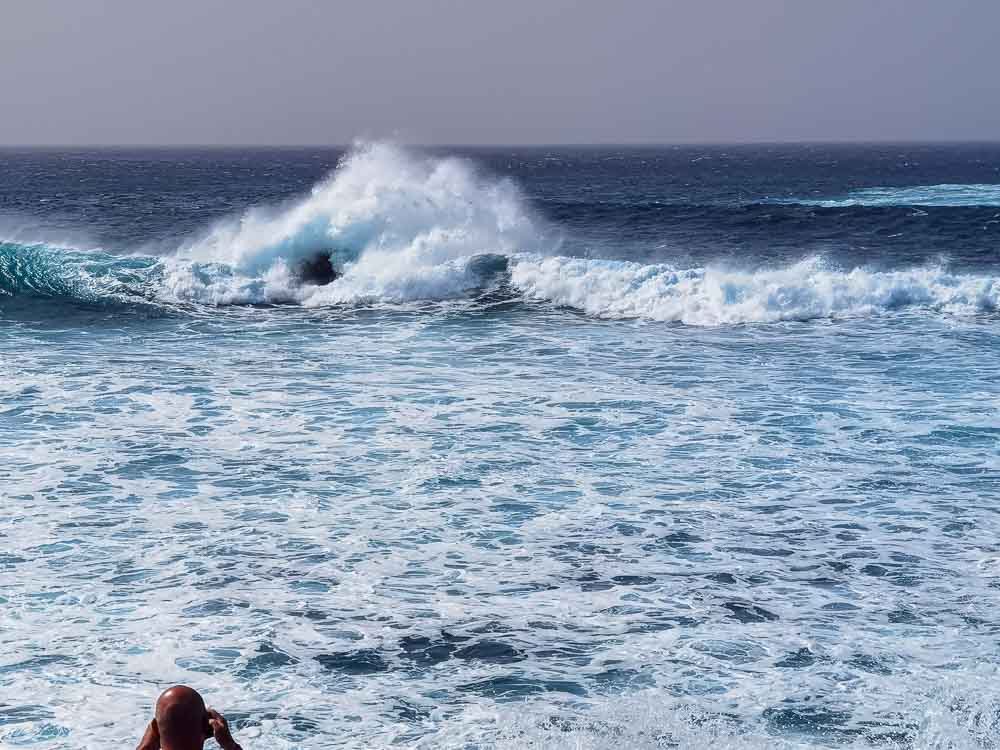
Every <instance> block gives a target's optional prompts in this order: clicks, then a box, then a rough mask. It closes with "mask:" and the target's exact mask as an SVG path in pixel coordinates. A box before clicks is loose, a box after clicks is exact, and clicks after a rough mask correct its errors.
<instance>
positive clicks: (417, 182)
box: [164, 143, 551, 306]
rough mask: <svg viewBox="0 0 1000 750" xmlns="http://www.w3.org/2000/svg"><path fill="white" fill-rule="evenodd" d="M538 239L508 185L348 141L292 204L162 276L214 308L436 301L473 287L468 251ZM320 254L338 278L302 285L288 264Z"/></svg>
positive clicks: (522, 247)
mask: <svg viewBox="0 0 1000 750" xmlns="http://www.w3.org/2000/svg"><path fill="white" fill-rule="evenodd" d="M544 242H545V240H544V238H543V232H542V231H541V230H540V229H539V227H538V226H537V223H536V222H534V221H532V219H531V218H530V216H529V213H528V212H527V211H526V210H525V207H524V202H523V200H522V199H521V196H520V194H519V191H518V190H517V188H516V186H515V185H514V184H513V183H512V182H511V181H509V180H485V179H481V178H480V177H479V176H478V175H477V174H476V173H475V171H474V170H473V169H472V168H471V166H470V165H469V164H468V163H467V162H465V161H462V160H459V159H433V158H420V157H418V156H415V155H413V154H410V153H408V152H406V151H404V150H403V149H400V148H398V147H395V146H391V145H387V144H381V143H376V144H370V145H366V146H362V147H359V148H357V149H356V150H355V151H354V152H353V153H351V154H350V155H349V156H348V157H347V158H346V159H345V160H344V161H343V162H342V163H341V165H340V166H339V167H338V169H337V170H336V171H335V172H334V173H333V174H332V175H331V177H330V178H329V179H327V180H326V181H324V182H322V183H320V184H319V185H317V186H316V187H315V188H313V190H312V193H311V194H310V195H309V196H308V197H307V198H305V199H304V200H302V201H300V202H299V203H297V204H295V205H292V206H290V207H288V208H285V209H283V210H281V211H279V212H272V211H268V210H265V209H255V210H253V211H250V212H248V213H247V214H245V215H244V216H243V217H242V218H240V219H239V220H238V221H234V222H229V223H226V224H222V225H220V226H218V227H216V228H215V229H214V230H213V231H212V232H210V233H209V234H208V235H207V236H205V237H202V238H200V239H199V240H197V241H195V242H193V243H190V244H188V245H187V246H185V247H184V248H182V249H181V251H180V252H179V253H178V255H177V256H176V258H175V259H174V260H173V261H171V262H169V263H168V272H167V276H166V278H165V282H164V283H165V287H166V291H167V293H169V294H171V295H173V296H174V297H175V298H178V299H184V300H194V301H202V302H209V303H213V304H232V303H241V302H242V303H246V302H299V303H302V304H305V305H310V306H316V305H329V304H343V303H354V302H363V301H371V300H376V301H382V302H405V301H411V300H419V299H445V298H451V297H456V296H460V295H462V294H464V293H466V292H467V291H469V290H470V289H472V288H475V287H477V286H478V285H479V284H480V282H481V279H480V277H479V274H478V273H477V270H476V269H477V266H476V264H475V263H474V262H473V261H474V259H475V258H476V257H477V256H481V255H484V254H492V255H509V254H511V253H514V252H523V251H531V250H535V251H539V250H541V249H542V248H543V243H544ZM550 244H551V243H550ZM318 254H322V255H326V256H330V258H331V260H332V262H333V265H334V267H335V268H337V269H338V270H339V271H340V272H342V276H341V277H340V278H339V279H337V280H336V281H335V282H333V283H332V284H327V285H322V286H319V285H313V284H302V283H300V281H299V279H298V278H297V276H296V266H297V265H298V264H300V263H301V262H303V261H307V260H309V259H310V258H313V257H315V256H316V255H318Z"/></svg>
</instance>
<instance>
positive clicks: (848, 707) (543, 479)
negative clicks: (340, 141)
mask: <svg viewBox="0 0 1000 750" xmlns="http://www.w3.org/2000/svg"><path fill="white" fill-rule="evenodd" d="M998 250H1000V146H996V145H965V146H942V145H905V146H818V145H802V146H766V147H764V146H753V147H750V146H734V147H711V148H706V147H678V148H657V149H652V148H649V149H613V148H590V149H548V148H539V149H477V150H461V151H456V150H433V151H420V150H413V149H402V148H398V147H394V146H389V145H386V144H373V145H368V146H362V147H359V148H357V149H355V150H353V151H351V152H341V151H337V150H316V149H311V150H308V149H258V150H242V149H241V150H97V151H61V150H43V151H10V150H6V151H0V376H2V377H0V507H2V511H0V744H2V745H4V746H7V745H10V746H21V745H26V746H32V747H52V748H64V747H65V748H68V747H74V748H75V747H94V748H97V747H105V746H107V744H108V742H109V741H111V742H112V743H114V744H122V743H128V742H134V741H135V740H136V738H137V737H138V735H139V734H140V733H141V731H140V730H141V727H142V725H143V723H144V721H145V720H146V719H147V713H148V711H149V707H150V705H151V701H152V700H153V698H154V697H155V695H156V693H157V691H158V690H159V689H161V688H162V687H163V686H165V685H167V684H169V683H172V682H187V683H190V684H193V685H195V686H197V687H199V689H202V690H203V692H205V693H206V694H207V696H208V697H209V699H210V702H212V703H214V704H215V705H217V707H219V708H220V709H223V710H225V711H226V712H227V713H230V714H232V715H233V717H234V718H235V723H236V724H237V726H238V727H239V729H240V735H241V736H242V737H244V738H246V741H245V742H244V746H247V747H252V746H264V745H266V746H268V747H278V748H293V747H295V748H298V747H303V748H307V747H308V748H311V747H333V746H336V747H357V748H362V747H365V748H368V747H390V746H402V747H428V748H430V747H435V748H438V747H445V748H485V747H490V748H494V747H496V748H514V747H518V748H522V747H552V748H562V747H565V748H611V747H635V748H661V747H684V748H701V747H705V746H706V745H708V744H709V743H713V744H717V745H720V746H722V747H732V748H758V747H812V746H821V747H855V746H856V747H870V746H878V747H915V748H935V749H938V748H986V747H995V746H996V744H997V742H998V737H1000V735H998V732H997V728H996V727H997V716H998V714H997V708H998V698H1000V694H998V691H997V688H996V672H997V665H998V663H1000V653H998V648H997V639H996V636H997V633H998V632H1000V621H998V620H997V618H996V616H995V612H994V611H993V609H994V607H993V606H992V603H993V601H994V600H995V594H996V587H997V585H1000V578H998V561H1000V547H998V546H997V542H996V539H997V538H998V531H1000V524H998V521H997V508H998V501H1000V386H998V385H997V383H998V378H1000V313H998V307H1000V258H998ZM317 261H321V262H322V263H325V264H326V267H328V268H329V269H330V270H331V272H332V275H333V276H336V278H335V279H334V280H332V281H331V280H330V279H329V278H325V279H318V278H316V277H314V276H310V274H309V273H308V269H309V268H310V267H314V264H315V263H316V262H317ZM310 264H313V266H311V265H310ZM324 282H329V283H324ZM87 706H93V708H92V709H86V707H87ZM97 706H100V709H99V710H98V709H97V708H96V707H97ZM81 707H84V708H81Z"/></svg>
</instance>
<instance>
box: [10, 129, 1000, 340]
mask: <svg viewBox="0 0 1000 750" xmlns="http://www.w3.org/2000/svg"><path fill="white" fill-rule="evenodd" d="M921 205H922V204H921ZM564 244H565V237H564V235H563V233H562V232H561V231H560V230H559V229H558V228H557V227H554V226H552V225H551V224H550V223H548V222H546V221H544V220H543V219H541V218H539V217H538V216H537V215H534V212H533V211H532V210H531V209H530V208H528V207H527V205H526V201H525V199H524V197H523V196H522V195H521V192H520V190H519V189H518V187H517V186H516V185H515V184H514V183H513V182H512V181H511V180H509V179H487V178H483V177H481V176H479V175H477V173H476V171H475V169H474V167H473V165H472V164H470V163H469V162H468V161H466V160H461V159H457V158H432V157H427V156H420V155H417V154H414V153H410V152H407V151H406V150H404V149H402V148H400V147H397V146H392V145H388V144H384V143H375V144H369V145H362V146H358V147H356V148H355V150H354V151H353V152H352V153H350V154H349V155H347V156H346V157H344V159H343V160H342V162H341V164H340V165H339V166H338V168H337V169H336V170H335V171H334V172H333V173H332V174H331V175H330V177H328V178H327V179H325V180H323V181H322V182H320V183H319V184H317V185H316V186H315V187H314V188H313V189H312V191H311V192H310V194H309V195H308V196H307V197H306V198H304V199H301V200H298V201H293V202H291V203H290V204H288V205H283V206H280V207H255V208H251V209H250V210H248V211H247V212H246V213H244V214H243V215H241V216H239V217H238V218H234V219H228V220H224V221H222V222H220V223H218V224H217V225H216V226H214V227H213V228H212V229H211V230H210V231H208V232H205V233H203V234H200V235H199V236H197V237H196V238H195V239H192V240H188V241H185V242H184V243H183V244H182V245H181V246H180V248H179V249H177V250H176V251H175V252H174V253H172V254H170V255H169V256H167V257H163V258H154V257H149V256H137V255H130V256H127V257H118V256H112V255H108V254H106V253H102V252H100V251H97V250H93V251H82V250H75V251H74V250H67V249H60V248H55V247H50V246H46V245H18V244H10V243H7V244H2V245H0V293H5V294H7V295H15V294H32V295H38V296H42V297H49V296H51V297H69V298H73V299H77V300H80V301H90V302H96V303H102V302H103V303H128V302H139V303H146V304H148V303H155V302H161V303H165V304H183V303H194V304H199V305H214V306H226V305H280V304H296V305H303V306H305V307H323V306H335V305H373V304H376V305H378V304H384V305H393V304H400V303H412V302H427V301H442V300H456V299H464V298H470V297H473V298H474V297H475V296H476V295H477V294H482V293H484V292H486V291H491V290H495V289H496V288H498V287H503V288H505V289H506V291H507V292H508V293H509V294H511V295H521V296H523V297H525V298H528V299H532V300H538V301H541V302H547V303H551V304H553V305H557V306H562V307H568V308H573V309H576V310H580V311H582V312H584V313H587V314H589V315H594V316H598V317H605V318H637V319H645V320H653V321H678V322H681V323H685V324H688V325H697V326H714V325H725V324H738V323H766V322H773V321H782V320H812V319H816V318H846V317H861V316H868V315H879V314H883V313H888V312H892V311H898V310H902V309H915V310H923V311H930V312H940V313H947V314H954V315H974V314H977V313H984V312H986V313H988V312H993V311H995V310H996V309H997V307H998V304H1000V283H998V279H997V278H996V277H994V276H991V275H978V274H956V273H951V272H949V271H948V270H947V269H946V268H944V267H941V266H927V267H921V268H910V269H906V270H897V271H891V272H878V271H872V270H868V269H865V268H853V269H847V270H845V269H841V268H838V267H837V264H836V263H835V262H833V261H830V260H828V259H826V258H823V257H811V258H806V259H803V260H801V261H799V262H796V263H793V264H791V265H788V266H785V267H779V268H770V269H769V268H764V269H761V268H758V269H748V270H741V269H738V268H732V267H724V266H707V267H695V268H678V267H675V266H674V265H672V264H670V263H656V264H642V263H635V262H631V261H621V260H602V259H597V258H587V257H564V256H561V255H559V254H558V253H559V250H560V248H561V246H562V245H564ZM318 257H319V258H323V259H327V258H328V259H329V261H330V263H331V265H332V267H333V268H334V269H335V270H336V273H337V277H336V278H335V279H333V280H332V281H330V282H329V283H324V284H316V283H311V281H310V280H309V279H308V278H303V277H302V275H301V274H300V273H299V269H300V268H301V266H302V264H303V263H307V262H309V261H311V260H313V259H315V258H318Z"/></svg>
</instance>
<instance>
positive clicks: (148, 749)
mask: <svg viewBox="0 0 1000 750" xmlns="http://www.w3.org/2000/svg"><path fill="white" fill-rule="evenodd" d="M136 750H160V728H159V727H158V726H156V719H153V720H152V721H151V722H149V726H148V727H146V733H145V734H144V735H142V739H141V740H139V746H138V747H137V748H136Z"/></svg>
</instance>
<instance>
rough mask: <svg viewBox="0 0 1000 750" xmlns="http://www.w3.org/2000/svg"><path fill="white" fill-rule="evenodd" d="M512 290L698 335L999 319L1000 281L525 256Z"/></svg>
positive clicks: (811, 264) (938, 272)
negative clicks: (897, 317)
mask: <svg viewBox="0 0 1000 750" xmlns="http://www.w3.org/2000/svg"><path fill="white" fill-rule="evenodd" d="M511 281H512V283H513V284H514V286H515V287H517V288H519V289H521V290H522V291H523V292H524V293H525V294H526V295H527V296H528V297H530V298H533V299H538V300H546V301H549V302H552V303H555V304H558V305H564V306H567V307H573V308H576V309H578V310H581V311H583V312H586V313H588V314H590V315H595V316H599V317H606V318H642V319H646V320H656V321H675V322H681V323H685V324H687V325H694V326H718V325H727V324H736V323H767V322H776V321H783V320H812V319H817V318H846V317H860V316H869V315H878V314H882V313H886V312H890V311H893V310H899V309H902V308H921V309H927V310H934V311H938V312H945V313H952V314H959V315H961V314H975V313H981V312H992V311H995V310H996V309H997V308H998V306H1000V280H998V279H996V278H993V277H985V276H972V275H959V274H952V273H948V272H946V271H944V270H942V269H940V268H921V269H912V270H907V271H890V272H875V271H867V270H865V269H861V268H855V269H854V270H851V271H842V270H837V269H833V268H829V267H828V266H827V264H826V263H825V262H824V261H823V260H821V259H817V258H813V259H808V260H804V261H801V262H799V263H796V264H794V265H791V266H788V267H785V268H780V269H776V270H761V271H733V270H725V269H715V268H690V269H675V268H673V267H671V266H669V265H665V264H657V265H642V264H639V263H631V262H627V261H611V260H585V259H579V258H560V257H550V258H543V257H535V258H531V257H520V258H518V259H517V262H516V263H514V264H513V266H512V269H511Z"/></svg>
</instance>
